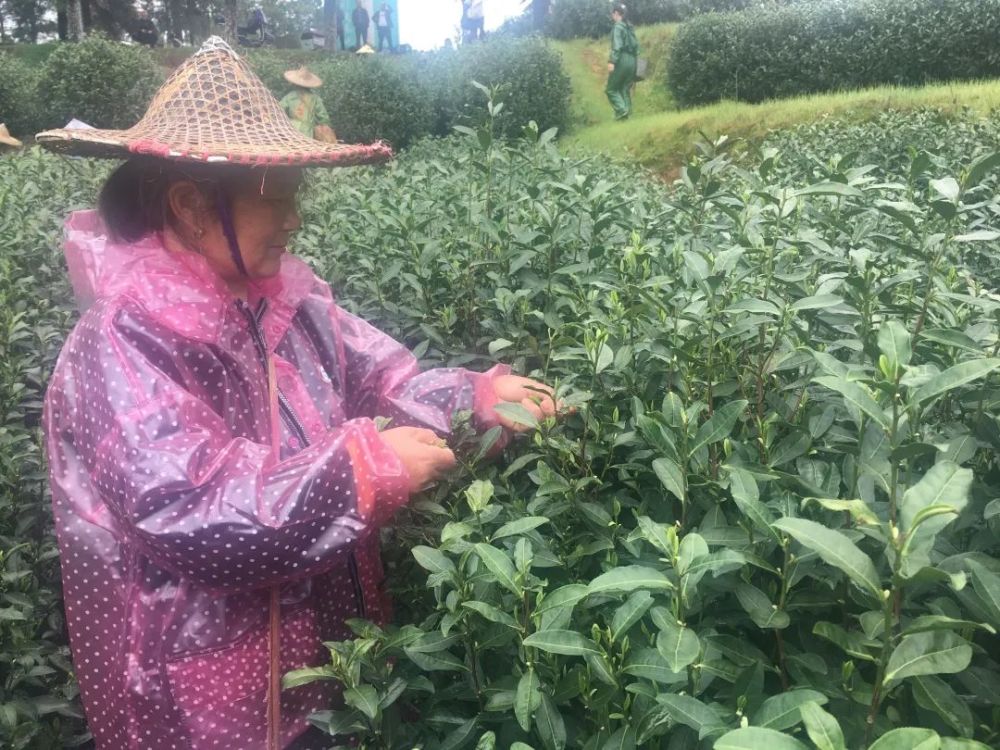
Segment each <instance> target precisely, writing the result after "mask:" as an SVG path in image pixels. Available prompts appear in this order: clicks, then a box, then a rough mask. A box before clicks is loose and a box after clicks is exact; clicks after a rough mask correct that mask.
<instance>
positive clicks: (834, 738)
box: [799, 701, 847, 750]
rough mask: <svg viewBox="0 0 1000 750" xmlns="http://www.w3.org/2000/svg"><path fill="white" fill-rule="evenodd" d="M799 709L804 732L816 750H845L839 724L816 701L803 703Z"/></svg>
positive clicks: (845, 746)
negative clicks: (804, 728)
mask: <svg viewBox="0 0 1000 750" xmlns="http://www.w3.org/2000/svg"><path fill="white" fill-rule="evenodd" d="M799 711H800V713H801V714H802V723H803V724H805V727H806V733H807V734H808V735H809V739H810V740H812V742H813V744H814V745H815V746H816V750H847V745H845V744H844V733H843V732H842V731H841V729H840V724H839V723H838V722H837V720H836V719H835V718H834V717H833V716H832V715H831V714H829V713H827V712H826V711H824V710H823V709H822V708H820V706H819V704H818V703H815V702H813V701H808V702H806V703H803V704H802V705H801V706H800V707H799Z"/></svg>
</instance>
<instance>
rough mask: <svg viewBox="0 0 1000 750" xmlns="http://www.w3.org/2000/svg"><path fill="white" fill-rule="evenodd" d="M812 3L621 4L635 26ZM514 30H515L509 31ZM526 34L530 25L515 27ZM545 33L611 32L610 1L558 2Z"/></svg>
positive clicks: (659, 0)
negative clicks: (788, 4) (767, 6)
mask: <svg viewBox="0 0 1000 750" xmlns="http://www.w3.org/2000/svg"><path fill="white" fill-rule="evenodd" d="M811 1H813V0H630V1H629V2H626V3H625V5H626V7H627V9H628V17H629V21H630V22H631V23H634V24H636V25H645V24H654V23H669V22H675V21H683V20H684V19H686V18H689V17H691V16H694V15H698V14H700V13H722V12H728V11H733V10H743V9H745V8H752V7H757V6H761V5H772V6H773V5H776V4H783V3H786V2H811ZM512 30H515V29H512ZM516 30H520V31H522V33H527V32H530V25H526V26H519V27H516ZM545 33H546V35H548V36H551V37H553V38H555V39H576V38H579V37H590V38H592V39H596V38H597V37H601V36H605V35H607V34H610V33H611V2H610V0H560V1H559V2H556V3H555V4H554V5H553V6H552V9H551V11H550V13H549V16H548V19H547V20H546V26H545Z"/></svg>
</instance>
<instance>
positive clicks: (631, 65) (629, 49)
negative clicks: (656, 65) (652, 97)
mask: <svg viewBox="0 0 1000 750" xmlns="http://www.w3.org/2000/svg"><path fill="white" fill-rule="evenodd" d="M611 19H612V20H613V21H614V23H615V25H614V28H613V29H612V30H611V56H610V57H609V58H608V85H607V86H606V87H605V88H604V93H606V94H607V95H608V101H609V102H611V107H612V109H614V111H615V119H616V120H625V119H627V118H628V116H629V115H630V114H632V91H631V90H632V86H633V85H634V84H635V70H636V64H637V61H638V59H639V40H638V39H636V36H635V29H633V28H632V24H630V23H629V22H628V21H627V20H626V17H625V5H624V3H615V4H614V6H613V7H612V10H611Z"/></svg>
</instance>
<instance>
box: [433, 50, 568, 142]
mask: <svg viewBox="0 0 1000 750" xmlns="http://www.w3.org/2000/svg"><path fill="white" fill-rule="evenodd" d="M422 62H423V64H422V65H421V61H418V65H421V67H420V68H419V71H420V72H419V78H420V80H421V81H422V83H423V85H424V87H425V91H426V92H427V94H426V96H428V98H429V99H430V100H431V101H432V102H433V106H434V109H435V115H436V118H435V126H434V129H433V131H432V132H433V134H434V135H449V134H450V133H451V132H452V128H453V126H455V125H462V124H469V122H470V120H471V119H474V118H475V117H477V116H478V113H480V112H481V111H482V108H483V103H484V98H483V95H482V93H481V91H480V89H479V88H478V87H477V86H475V85H474V83H473V82H475V83H478V84H481V85H483V86H497V87H499V90H500V91H501V93H502V97H503V101H504V103H505V107H504V111H503V114H502V116H501V117H500V119H499V132H500V133H502V134H505V135H506V134H510V133H520V131H521V128H522V127H523V126H524V125H526V124H527V123H528V122H530V121H532V120H534V121H535V122H536V123H538V125H539V127H541V128H544V129H548V128H565V127H567V126H568V125H569V113H570V94H571V87H570V82H569V78H568V76H567V75H566V73H565V71H564V70H563V66H562V59H561V57H560V55H559V53H558V52H556V51H555V50H554V49H552V47H550V46H549V45H547V44H546V43H545V42H544V41H543V40H541V39H539V38H537V37H531V38H527V39H517V38H501V39H488V40H487V41H486V42H485V43H482V44H470V45H464V46H462V47H460V48H459V49H457V50H453V51H447V50H444V51H441V52H437V53H434V54H432V55H429V56H427V57H426V58H425V59H424V61H422Z"/></svg>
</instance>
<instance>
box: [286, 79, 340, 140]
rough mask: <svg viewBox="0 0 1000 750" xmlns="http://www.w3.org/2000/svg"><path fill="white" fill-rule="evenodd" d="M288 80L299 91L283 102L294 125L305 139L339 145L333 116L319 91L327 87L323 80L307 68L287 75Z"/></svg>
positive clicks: (294, 91) (289, 95)
mask: <svg viewBox="0 0 1000 750" xmlns="http://www.w3.org/2000/svg"><path fill="white" fill-rule="evenodd" d="M285 80H286V81H288V82H289V83H290V84H292V86H294V87H295V88H294V89H293V90H292V91H290V92H289V93H288V94H286V95H285V97H284V98H283V99H282V100H281V108H282V109H283V110H285V114H286V115H288V117H289V119H290V120H291V121H292V125H294V126H295V129H296V130H298V131H299V132H300V133H302V134H303V135H305V136H308V137H310V138H316V139H317V140H320V141H325V142H327V143H336V142H337V137H336V135H334V132H333V129H332V128H331V127H330V116H329V115H328V114H327V113H326V107H325V106H324V105H323V100H322V98H320V96H319V94H317V93H316V89H318V88H319V87H320V86H322V85H323V79H322V78H320V77H319V76H318V75H316V74H315V73H313V72H312V71H311V70H309V68H307V67H306V66H304V65H303V66H302V67H301V68H296V69H295V70H286V71H285Z"/></svg>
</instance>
